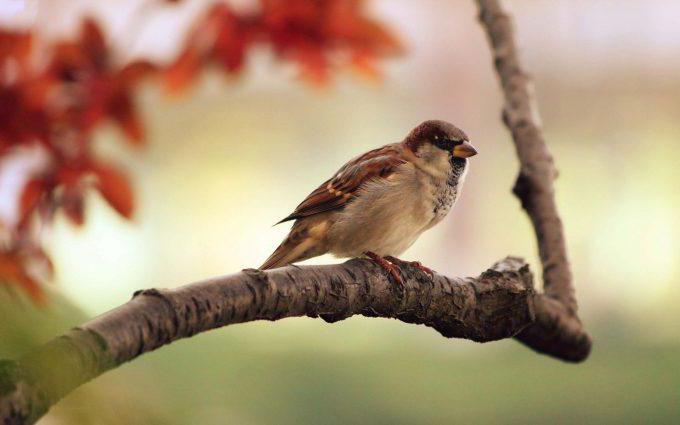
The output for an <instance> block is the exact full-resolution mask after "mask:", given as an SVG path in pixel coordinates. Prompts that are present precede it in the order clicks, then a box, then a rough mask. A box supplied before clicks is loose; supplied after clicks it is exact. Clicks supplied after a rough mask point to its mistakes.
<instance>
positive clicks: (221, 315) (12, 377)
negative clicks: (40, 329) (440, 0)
mask: <svg viewBox="0 0 680 425" xmlns="http://www.w3.org/2000/svg"><path fill="white" fill-rule="evenodd" d="M403 274H404V276H405V283H404V285H403V286H397V285H396V284H395V283H394V282H392V281H390V280H389V279H388V278H387V277H386V276H385V274H384V273H383V271H382V269H380V268H379V267H377V266H376V265H375V264H374V263H372V262H370V261H368V260H359V259H354V260H350V261H348V262H346V263H344V264H338V265H328V266H306V267H296V266H289V267H286V268H282V269H276V270H271V271H266V272H264V271H260V270H252V269H249V270H244V271H243V272H242V273H238V274H234V275H231V276H226V277H220V278H215V279H211V280H207V281H203V282H198V283H194V284H190V285H187V286H183V287H180V288H177V289H163V290H160V289H149V290H144V291H139V292H137V293H135V295H134V297H133V299H132V300H131V301H129V302H128V303H126V304H124V305H122V306H120V307H118V308H116V309H114V310H111V311H110V312H108V313H105V314H103V315H102V316H99V317H97V318H95V319H94V320H92V321H90V322H88V323H86V324H84V325H82V326H80V327H78V328H75V329H73V330H71V331H69V332H68V333H66V334H65V335H63V336H60V337H58V338H56V339H54V340H52V341H50V342H49V343H47V344H46V345H44V346H43V347H40V348H39V349H37V350H36V351H34V352H33V353H30V354H28V355H27V356H25V357H24V358H22V359H20V360H18V361H16V362H13V361H5V362H0V418H1V419H3V420H4V423H25V422H34V421H35V420H37V419H38V418H40V416H42V415H43V414H44V413H45V412H46V411H47V409H49V407H50V406H51V405H53V404H54V403H56V402H57V401H58V400H59V399H61V398H62V397H64V396H65V395H66V394H68V393H69V392H70V391H72V390H73V389H75V388H76V387H78V386H79V385H82V384H84V383H85V382H87V381H89V380H91V379H93V378H95V377H97V376H99V375H101V374H102V373H104V372H106V371H107V370H109V369H112V368H115V367H117V366H119V365H121V364H122V363H125V362H127V361H130V360H132V359H134V358H136V357H138V356H140V355H142V354H144V353H146V352H149V351H152V350H154V349H156V348H158V347H161V346H163V345H165V344H169V343H171V342H172V341H175V340H177V339H180V338H186V337H189V336H192V335H195V334H197V333H199V332H204V331H207V330H210V329H214V328H218V327H221V326H226V325H230V324H234V323H243V322H249V321H254V320H278V319H282V318H285V317H293V316H310V317H321V318H322V319H324V320H326V321H328V322H335V321H338V320H342V319H345V318H347V317H350V316H352V315H355V314H361V315H364V316H370V317H386V318H395V319H398V320H401V321H403V322H407V323H417V324H424V325H426V326H429V327H432V328H434V329H436V330H437V331H438V332H439V333H441V334H442V335H444V336H445V337H457V338H466V339H470V340H473V341H479V342H485V341H493V340H498V339H502V338H508V337H511V336H514V335H516V334H517V333H518V332H520V331H521V330H522V329H524V328H525V327H526V326H528V325H529V324H531V323H532V322H533V320H534V303H535V302H539V303H540V300H541V297H540V296H536V294H535V292H534V288H533V277H532V274H531V272H530V271H529V267H528V265H527V264H526V263H525V262H524V261H523V260H521V259H518V258H510V257H509V258H506V259H505V260H503V261H501V262H499V263H497V264H496V265H494V266H493V267H492V268H491V269H489V270H487V271H486V272H484V273H482V274H481V275H480V276H479V277H477V278H454V279H451V278H447V277H444V276H435V277H434V278H433V279H430V278H429V276H426V275H424V274H422V272H419V271H416V270H414V269H411V268H404V269H403Z"/></svg>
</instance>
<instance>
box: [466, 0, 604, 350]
mask: <svg viewBox="0 0 680 425" xmlns="http://www.w3.org/2000/svg"><path fill="white" fill-rule="evenodd" d="M477 5H478V7H479V21H480V23H481V25H482V27H483V28H484V29H485V30H486V33H487V36H488V39H489V44H490V46H491V51H492V53H493V57H494V65H495V68H496V72H497V73H498V77H499V79H500V82H501V86H502V88H503V93H504V95H505V105H504V107H503V122H504V123H505V125H506V126H507V127H508V129H509V130H510V132H511V133H512V138H513V141H514V144H515V148H516V150H517V156H518V157H519V161H520V172H519V176H518V177H517V181H516V183H515V187H514V189H513V192H514V193H515V195H516V196H517V197H518V198H519V199H520V201H521V203H522V207H523V208H524V209H525V211H526V212H527V214H528V215H529V218H530V219H531V223H532V224H533V227H534V231H535V233H536V238H537V240H538V252H539V255H540V258H541V263H542V265H543V285H544V292H545V294H546V295H547V297H548V298H543V300H542V301H541V302H540V303H538V304H537V309H536V312H537V320H536V323H535V324H534V325H533V326H531V327H530V328H528V329H527V330H526V331H524V332H522V333H521V334H520V335H518V337H517V338H518V339H519V340H520V341H522V342H523V343H525V344H526V345H528V346H529V347H531V348H533V349H535V350H537V351H539V352H543V353H546V354H550V355H553V356H557V357H560V358H563V359H564V360H570V361H582V360H584V359H585V358H586V357H588V354H589V353H590V348H591V345H592V340H591V338H590V336H589V335H588V334H587V333H586V332H585V330H584V329H583V326H582V325H581V322H580V320H579V318H578V316H577V315H576V312H577V309H578V307H577V304H576V298H575V294H574V287H573V284H572V275H571V270H570V267H569V261H568V259H567V248H566V243H565V238H564V231H563V230H562V221H561V220H560V216H559V214H558V212H557V205H556V204H555V196H554V192H555V190H554V187H553V181H554V179H555V178H556V177H557V170H556V169H555V165H554V161H553V158H552V155H551V154H550V151H549V150H548V147H547V146H546V144H545V140H544V138H543V134H542V132H541V123H540V117H539V114H538V107H537V106H536V99H535V98H534V90H533V85H532V83H531V80H530V78H529V77H528V76H527V75H526V74H525V73H524V71H523V70H522V66H521V64H520V61H519V56H518V54H517V48H516V46H515V36H514V31H513V28H512V21H511V20H510V17H509V16H508V15H507V14H506V13H505V12H504V11H503V9H502V7H501V6H500V4H499V1H498V0H477Z"/></svg>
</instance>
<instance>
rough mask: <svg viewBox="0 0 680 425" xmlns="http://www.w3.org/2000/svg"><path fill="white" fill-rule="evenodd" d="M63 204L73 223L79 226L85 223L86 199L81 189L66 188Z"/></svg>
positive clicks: (67, 216)
mask: <svg viewBox="0 0 680 425" xmlns="http://www.w3.org/2000/svg"><path fill="white" fill-rule="evenodd" d="M61 206H62V208H63V209H64V213H65V214H66V218H68V219H69V220H71V223H73V224H74V225H76V226H78V227H80V226H82V225H83V224H84V223H85V201H84V200H83V194H82V193H81V192H80V191H79V190H77V189H69V188H66V190H65V191H64V195H63V198H62V205H61Z"/></svg>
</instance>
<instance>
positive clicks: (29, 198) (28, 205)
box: [19, 179, 47, 222]
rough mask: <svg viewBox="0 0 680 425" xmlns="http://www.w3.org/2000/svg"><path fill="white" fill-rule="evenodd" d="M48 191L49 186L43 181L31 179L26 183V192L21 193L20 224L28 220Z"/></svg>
mask: <svg viewBox="0 0 680 425" xmlns="http://www.w3.org/2000/svg"><path fill="white" fill-rule="evenodd" d="M46 191H47V186H46V184H45V181H44V180H43V179H31V180H29V181H28V183H26V186H24V190H23V191H22V192H21V200H20V211H19V214H20V218H19V220H20V222H24V221H25V220H27V219H28V217H29V216H30V214H31V213H32V212H33V210H35V207H36V206H37V205H38V203H39V201H40V198H42V196H43V195H44V194H45V192H46Z"/></svg>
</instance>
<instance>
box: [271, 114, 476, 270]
mask: <svg viewBox="0 0 680 425" xmlns="http://www.w3.org/2000/svg"><path fill="white" fill-rule="evenodd" d="M476 153H477V152H476V150H475V149H474V148H473V147H472V145H471V144H470V143H469V141H468V138H467V136H466V135H465V133H464V132H463V131H462V130H460V129H458V128H457V127H455V126H454V125H452V124H449V123H447V122H445V121H437V120H431V121H425V122H424V123H422V124H420V125H419V126H417V127H416V128H415V129H413V130H412V131H411V132H410V133H409V134H408V136H407V137H406V138H405V139H404V140H403V141H402V142H399V143H392V144H389V145H385V146H383V147H381V148H378V149H374V150H372V151H369V152H366V153H365V154H363V155H359V156H358V157H356V158H354V159H352V160H351V161H349V162H348V163H347V164H345V165H344V166H343V167H342V168H340V170H338V171H337V172H336V173H335V174H334V175H333V177H332V178H330V179H329V180H327V181H325V182H324V183H322V184H321V185H320V186H319V187H318V188H317V189H316V190H314V191H313V192H312V193H311V194H309V196H307V198H305V200H304V201H302V203H300V205H298V206H297V208H295V211H293V212H292V213H291V214H290V215H289V216H288V217H286V218H284V219H283V220H281V222H285V221H289V220H296V221H295V224H294V225H293V227H292V229H291V231H290V233H289V235H288V237H286V239H285V240H284V241H283V242H282V243H281V245H279V247H278V248H277V249H276V250H275V251H274V253H273V254H272V255H271V256H270V257H269V258H268V259H267V261H265V263H264V264H263V265H262V266H261V268H262V269H270V268H274V267H280V266H283V265H286V264H291V263H294V262H298V261H302V260H306V259H308V258H312V257H316V256H318V255H322V254H325V253H332V254H334V255H336V256H339V257H353V256H360V255H362V254H367V253H370V254H371V255H370V256H371V257H372V258H374V259H377V258H381V259H382V257H385V256H397V255H399V254H401V253H402V252H403V251H404V250H406V249H407V248H408V247H409V246H411V244H412V243H413V242H415V240H416V239H417V237H418V236H419V235H420V234H421V233H422V232H423V231H425V230H427V229H429V228H430V227H432V226H434V225H435V224H436V223H438V222H439V221H441V219H442V218H443V217H444V216H445V215H446V214H447V213H448V211H449V210H450V208H451V206H452V205H453V203H454V202H455V200H456V199H457V196H458V193H459V192H460V188H461V186H462V183H463V181H464V178H465V173H466V171H467V162H468V161H467V159H466V158H467V157H470V156H472V155H475V154H476ZM392 260H393V262H394V261H396V259H394V258H393V259H392ZM381 265H383V266H385V264H382V262H381Z"/></svg>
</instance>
